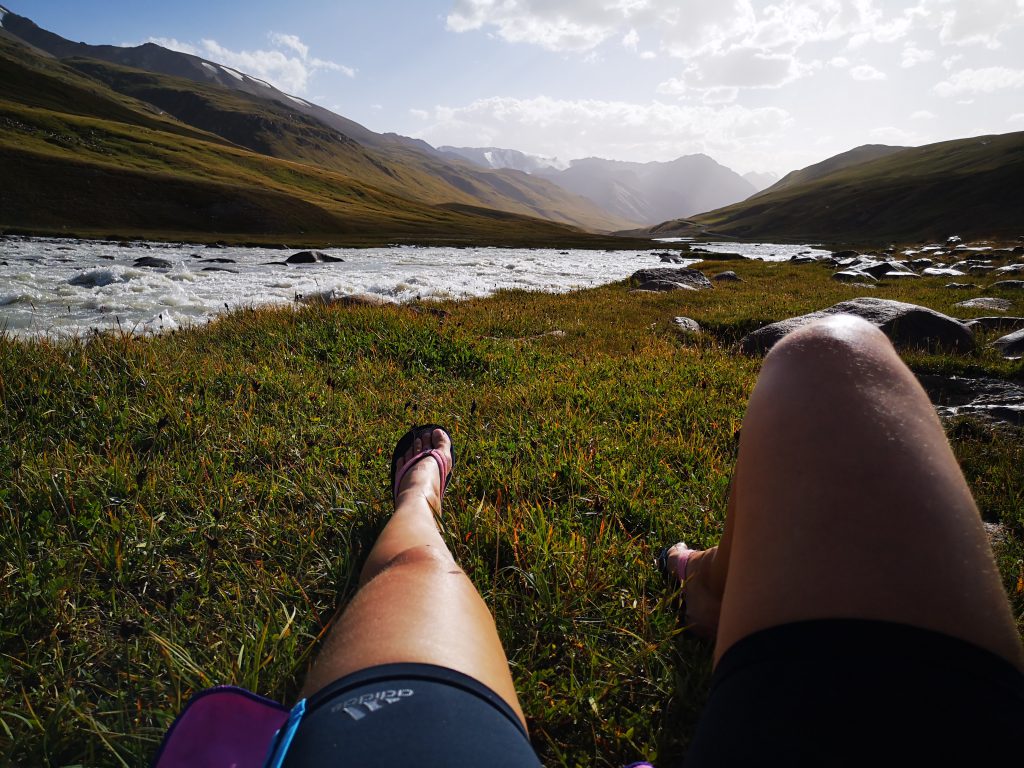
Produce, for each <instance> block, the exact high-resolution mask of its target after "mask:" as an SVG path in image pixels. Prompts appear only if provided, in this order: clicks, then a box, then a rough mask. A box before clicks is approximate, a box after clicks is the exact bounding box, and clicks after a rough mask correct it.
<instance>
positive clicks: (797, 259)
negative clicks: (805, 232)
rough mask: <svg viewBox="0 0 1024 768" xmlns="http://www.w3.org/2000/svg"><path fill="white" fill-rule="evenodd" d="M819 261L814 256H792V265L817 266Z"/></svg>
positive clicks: (790, 260) (790, 261)
mask: <svg viewBox="0 0 1024 768" xmlns="http://www.w3.org/2000/svg"><path fill="white" fill-rule="evenodd" d="M817 261H818V260H817V259H816V258H814V257H813V256H791V257H790V259H789V263H790V264H815V263H816V262H817Z"/></svg>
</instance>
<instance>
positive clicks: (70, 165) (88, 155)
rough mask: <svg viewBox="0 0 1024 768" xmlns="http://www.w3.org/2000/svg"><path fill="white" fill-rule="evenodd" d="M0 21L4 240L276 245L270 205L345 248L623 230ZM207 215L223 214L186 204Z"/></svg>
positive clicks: (253, 86)
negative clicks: (146, 235)
mask: <svg viewBox="0 0 1024 768" xmlns="http://www.w3.org/2000/svg"><path fill="white" fill-rule="evenodd" d="M0 15H2V19H0V173H2V175H3V177H4V179H5V183H4V184H3V185H0V187H2V189H0V226H6V227H14V228H22V229H31V230H49V229H52V228H53V227H55V226H58V225H60V226H61V227H69V228H74V229H77V230H82V231H86V230H89V231H93V230H94V229H96V228H104V229H106V231H111V232H113V231H118V230H122V229H123V230H131V231H133V232H142V231H159V232H167V233H170V232H180V231H196V232H202V231H224V232H231V233H240V234H241V233H246V232H266V231H271V230H274V228H275V227H280V228H279V229H278V231H279V232H280V234H281V235H282V236H284V235H286V234H287V233H288V231H289V226H286V225H285V222H284V220H282V217H281V216H279V215H276V214H274V213H273V212H268V211H267V210H266V207H267V206H268V205H271V201H270V199H269V198H274V199H275V200H277V202H276V203H273V205H275V206H276V208H277V210H279V211H284V210H291V211H292V214H293V215H294V216H295V217H296V218H295V224H294V227H293V228H294V229H295V230H297V231H300V232H307V233H308V232H324V233H327V232H337V233H342V234H346V233H347V234H348V235H350V236H351V235H354V234H355V233H366V236H371V234H372V235H373V236H376V237H388V236H395V237H406V238H408V237H417V236H419V237H424V238H427V237H438V236H453V237H474V238H479V237H484V236H486V235H489V234H490V235H495V236H499V235H500V236H501V237H510V236H511V234H510V233H513V232H514V233H515V237H520V236H529V237H533V235H534V234H537V233H541V234H538V236H543V237H544V238H548V239H551V238H556V237H579V236H582V235H583V231H584V230H586V231H591V232H598V231H608V230H612V229H621V228H624V227H627V226H630V224H631V223H634V222H633V221H632V220H630V219H626V218H621V217H616V216H615V215H612V214H609V213H607V212H606V211H603V210H601V209H600V208H599V207H598V206H596V205H595V204H594V203H592V202H591V201H589V200H587V199H585V198H583V197H580V196H576V195H573V194H570V193H567V192H565V191H564V190H563V189H562V188H561V187H559V186H557V185H556V184H554V183H552V182H550V181H548V180H545V179H543V178H540V177H536V176H531V175H528V174H526V173H522V172H517V171H512V170H492V169H483V168H480V167H478V166H476V165H474V164H471V163H469V162H467V161H464V160H459V159H453V158H450V157H447V156H446V155H444V154H443V153H441V152H438V151H437V150H435V149H434V148H432V147H431V146H430V145H428V144H426V143H425V142H421V141H417V140H415V139H409V138H405V137H401V136H397V135H395V134H377V133H374V132H372V131H369V130H368V129H366V128H365V127H363V126H361V125H359V124H358V123H355V122H353V121H351V120H348V119H347V118H344V117H342V116H340V115H335V114H334V113H331V112H329V111H327V110H325V109H323V108H321V107H318V106H316V105H314V104H311V103H309V102H307V101H305V100H303V99H299V98H297V97H294V96H291V95H289V94H286V93H283V92H281V91H279V90H277V89H275V88H273V87H272V86H270V85H269V84H267V83H265V82H263V81H261V80H258V79H256V78H253V77H250V76H249V75H247V74H245V73H243V72H239V71H237V70H234V69H231V68H229V67H224V66H222V65H220V64H217V63H216V62H211V61H207V60H205V59H201V58H199V57H196V56H191V55H189V54H185V53H178V52H176V51H170V50H167V49H165V48H162V47H160V46H157V45H154V44H146V45H142V46H137V47H132V48H122V47H117V46H104V45H101V46H92V45H87V44H84V43H75V42H71V41H68V40H66V39H64V38H62V37H60V36H58V35H55V34H53V33H51V32H48V31H46V30H44V29H41V28H40V27H38V26H36V25H35V24H34V23H33V22H31V21H30V20H29V19H26V18H24V17H21V16H18V15H17V14H14V13H11V12H9V11H6V9H2V11H0ZM138 128H145V129H146V130H147V131H152V132H155V135H154V136H153V137H151V139H150V140H149V141H148V144H149V148H145V147H143V146H140V144H139V142H138V141H134V142H133V141H131V140H126V138H125V137H128V136H133V135H134V136H138V135H139V133H138V130H137V129H138ZM85 136H87V137H88V139H84V138H83V137H85ZM246 152H248V153H249V154H248V155H246ZM147 174H148V175H150V178H148V179H147V178H144V177H145V176H146V175H147ZM153 175H155V177H153ZM167 177H173V179H174V183H173V184H171V183H169V179H168V178H167ZM11 179H14V180H17V183H14V184H12V183H9V182H8V181H7V180H11ZM210 185H219V186H218V189H217V191H216V193H214V192H213V190H211V189H210ZM100 187H102V188H100ZM127 190H131V191H132V197H131V199H130V200H121V198H122V197H123V196H124V195H125V194H126V193H127ZM81 195H85V196H86V197H88V198H90V199H89V200H87V201H86V203H85V204H83V201H82V200H81V199H80V196H81ZM279 195H280V196H283V197H284V198H288V203H287V204H285V203H284V201H283V200H279V199H278V196H279ZM268 196H269V198H268ZM207 199H218V200H221V201H222V202H221V204H220V205H219V206H214V205H213V204H212V203H210V204H209V205H207V204H203V205H200V204H199V203H198V202H197V201H199V200H207ZM103 200H106V204H103V205H101V204H100V203H101V201H103ZM115 200H121V204H116V205H115V204H114V201H115ZM231 200H234V201H235V202H230V201H231ZM42 202H45V205H41V204H40V203H42ZM211 206H212V207H213V208H216V209H217V210H211ZM225 210H230V211H231V215H230V216H224V215H221V214H222V213H223V211H225ZM90 211H91V213H90ZM300 212H301V215H300ZM285 218H286V219H287V218H288V217H285ZM307 219H308V220H307ZM531 219H533V220H536V221H533V223H531ZM540 220H543V221H540ZM275 221H277V222H279V224H278V225H274V227H272V226H271V224H270V223H271V222H275ZM300 221H301V222H304V223H303V224H300V223H299V222H300ZM555 224H558V225H560V226H555ZM531 229H532V230H533V231H532V233H531V232H527V230H531ZM101 231H103V230H102V229H101Z"/></svg>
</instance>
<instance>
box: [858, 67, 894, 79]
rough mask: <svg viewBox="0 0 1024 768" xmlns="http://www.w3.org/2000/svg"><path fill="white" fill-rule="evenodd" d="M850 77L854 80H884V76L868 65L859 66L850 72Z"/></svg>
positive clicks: (883, 73)
mask: <svg viewBox="0 0 1024 768" xmlns="http://www.w3.org/2000/svg"><path fill="white" fill-rule="evenodd" d="M850 77H852V78H853V79H854V80H885V79H886V74H885V72H882V71H881V70H879V69H875V68H874V67H872V66H871V65H870V64H860V65H858V66H856V67H854V68H853V69H851V70H850Z"/></svg>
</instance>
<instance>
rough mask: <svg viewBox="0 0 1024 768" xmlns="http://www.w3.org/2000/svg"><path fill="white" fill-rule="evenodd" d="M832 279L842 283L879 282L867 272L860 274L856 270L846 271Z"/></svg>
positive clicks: (836, 274) (838, 273)
mask: <svg viewBox="0 0 1024 768" xmlns="http://www.w3.org/2000/svg"><path fill="white" fill-rule="evenodd" d="M832 279H833V280H835V281H837V282H840V283H875V282H878V281H877V280H876V279H875V278H874V277H873V276H871V275H869V274H868V273H867V272H858V271H857V270H855V269H844V270H842V271H840V272H836V273H835V274H833V275H832Z"/></svg>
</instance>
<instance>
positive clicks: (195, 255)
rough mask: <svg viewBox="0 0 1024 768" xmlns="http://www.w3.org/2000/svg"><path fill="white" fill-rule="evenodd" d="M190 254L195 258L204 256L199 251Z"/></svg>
mask: <svg viewBox="0 0 1024 768" xmlns="http://www.w3.org/2000/svg"><path fill="white" fill-rule="evenodd" d="M189 256H190V257H192V258H193V259H201V258H203V257H202V255H201V254H198V253H190V254H189Z"/></svg>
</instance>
